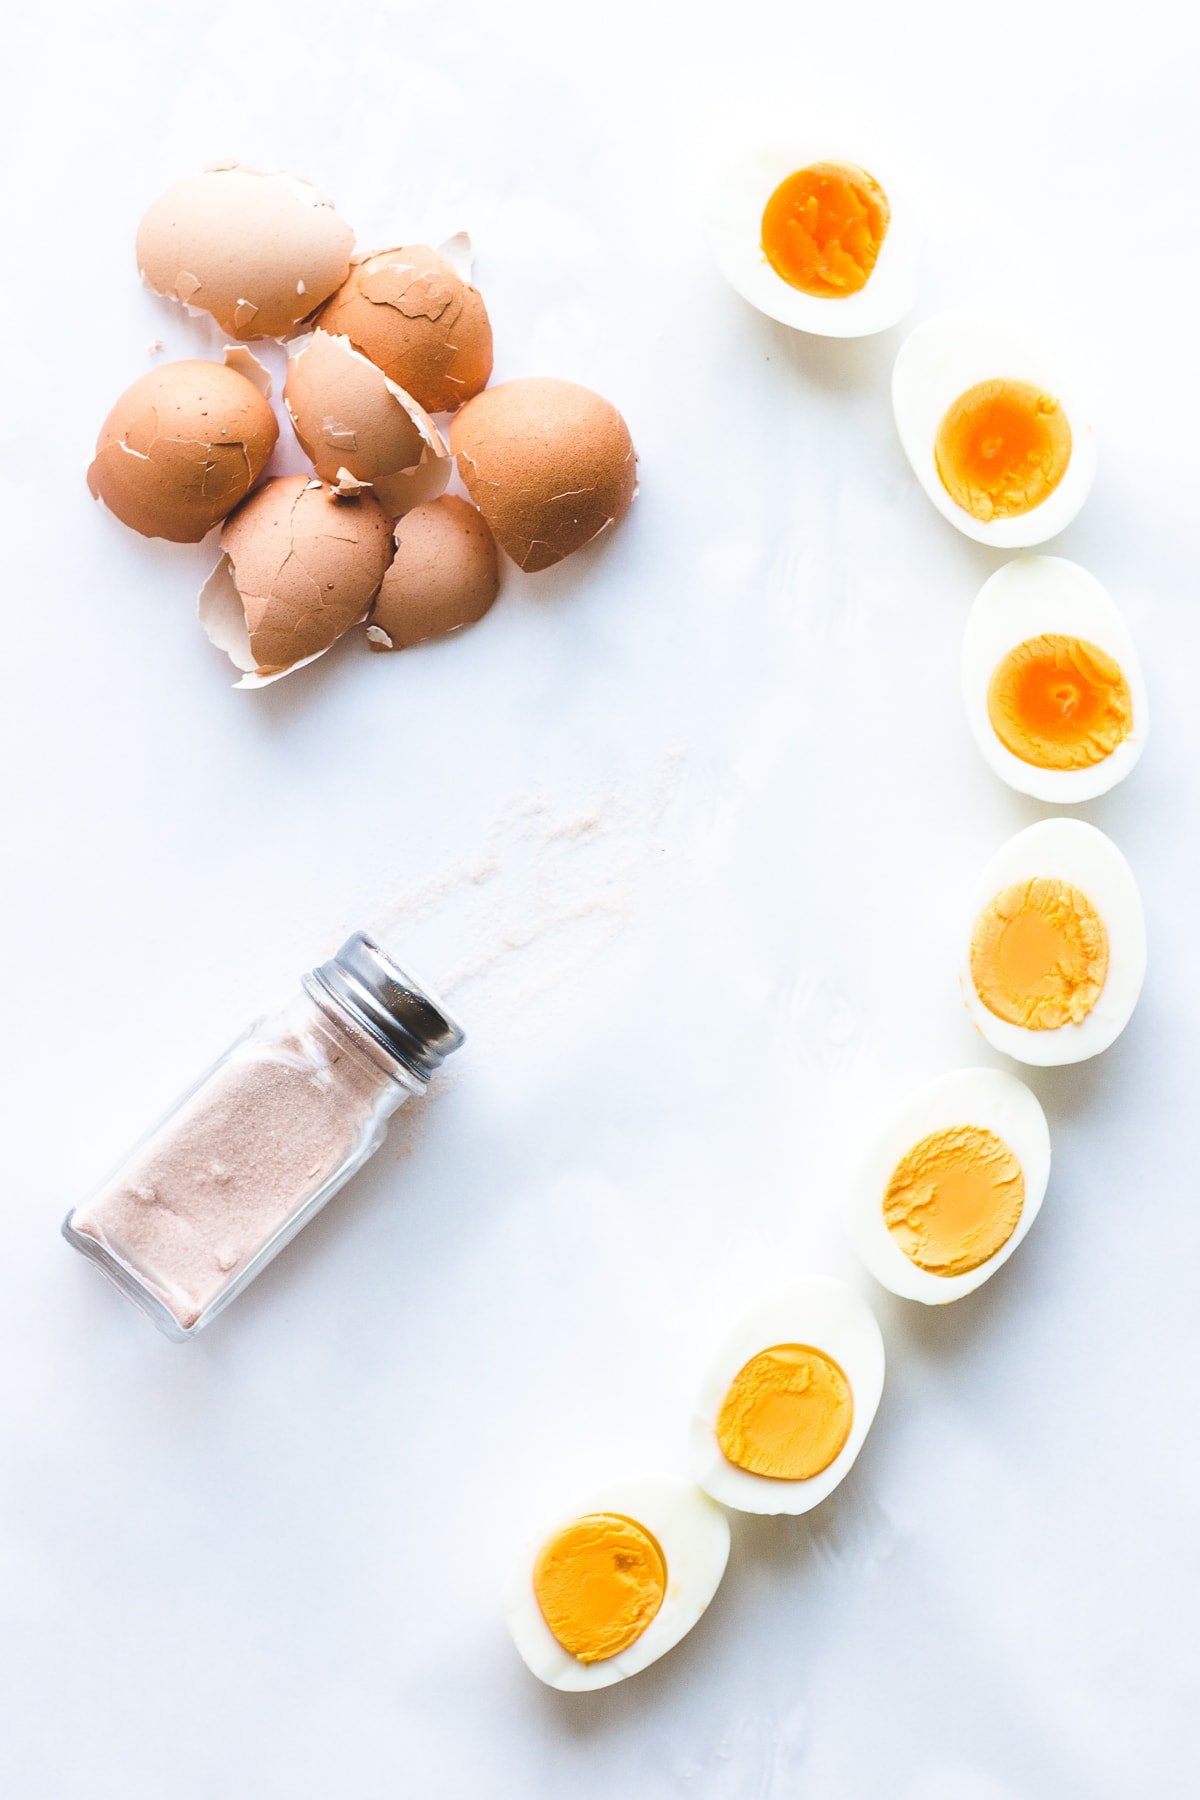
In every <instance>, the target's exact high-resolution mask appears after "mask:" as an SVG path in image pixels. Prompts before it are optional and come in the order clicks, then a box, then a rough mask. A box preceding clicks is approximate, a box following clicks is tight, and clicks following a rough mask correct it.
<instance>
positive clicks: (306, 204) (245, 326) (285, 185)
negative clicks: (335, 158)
mask: <svg viewBox="0 0 1200 1800" xmlns="http://www.w3.org/2000/svg"><path fill="white" fill-rule="evenodd" d="M353 246H354V233H353V232H352V231H351V229H350V227H349V226H348V225H347V224H346V223H345V221H344V220H343V219H341V218H339V217H338V214H337V213H336V212H335V211H334V209H333V205H332V202H331V201H329V200H327V199H326V198H325V196H324V195H323V194H321V193H320V192H319V191H318V190H317V189H316V188H315V187H313V186H312V184H311V183H310V182H307V181H301V180H299V179H298V178H297V177H296V176H294V175H285V174H282V173H275V174H267V173H264V172H263V171H262V170H260V169H248V168H244V167H242V166H241V165H240V164H237V163H235V164H232V165H231V166H229V167H227V168H214V169H206V170H205V171H204V172H203V174H200V175H185V176H183V177H182V179H181V180H179V181H175V182H172V184H171V186H170V187H169V188H167V189H166V191H165V192H164V193H162V194H160V195H159V197H158V199H157V200H155V201H154V202H153V204H152V205H151V206H150V208H149V210H148V211H147V212H146V214H145V215H144V217H143V219H142V222H141V224H140V225H139V226H138V233H137V260H138V267H139V269H140V270H141V272H142V276H143V279H144V280H145V281H146V282H147V283H148V284H149V286H150V287H152V288H153V289H154V291H155V292H156V293H159V294H165V295H166V296H167V297H168V298H169V299H172V300H179V301H182V302H183V303H184V304H185V305H187V306H189V307H192V308H195V309H198V310H200V311H203V312H208V313H211V314H212V316H213V318H214V319H216V320H217V322H218V324H219V325H220V326H221V327H222V329H223V330H225V331H227V332H228V333H229V335H230V336H231V337H235V338H258V337H284V336H286V335H287V333H288V332H290V331H294V330H295V328H296V326H297V325H298V324H299V322H300V321H301V319H306V318H307V317H308V315H309V314H310V313H311V312H313V311H315V309H316V308H317V307H318V306H320V304H321V302H322V301H323V300H327V299H328V298H329V296H330V294H332V293H333V291H334V289H335V288H336V287H338V286H339V285H340V284H341V283H342V282H343V281H344V280H345V279H346V273H347V270H348V269H349V267H350V252H351V250H352V249H353Z"/></svg>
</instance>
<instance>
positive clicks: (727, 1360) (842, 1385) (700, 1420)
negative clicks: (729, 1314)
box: [689, 1277, 883, 1513]
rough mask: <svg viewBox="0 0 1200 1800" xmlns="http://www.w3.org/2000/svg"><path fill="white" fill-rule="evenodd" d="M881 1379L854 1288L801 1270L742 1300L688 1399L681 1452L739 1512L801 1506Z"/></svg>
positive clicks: (867, 1314)
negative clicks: (801, 1277)
mask: <svg viewBox="0 0 1200 1800" xmlns="http://www.w3.org/2000/svg"><path fill="white" fill-rule="evenodd" d="M882 1391H883V1339H882V1338H881V1336H880V1334H879V1327H878V1325H877V1324H876V1323H875V1318H874V1315H873V1313H872V1312H871V1309H870V1308H869V1307H868V1305H867V1303H866V1301H865V1300H863V1299H861V1298H860V1297H859V1295H858V1294H856V1293H855V1292H854V1290H853V1289H852V1288H849V1287H847V1286H846V1285H845V1283H844V1282H841V1281H832V1280H829V1279H826V1278H824V1277H810V1278H809V1279H808V1280H807V1281H803V1282H799V1283H797V1285H796V1286H795V1287H791V1288H788V1289H787V1290H786V1291H785V1292H783V1293H780V1294H776V1295H775V1296H774V1297H773V1298H771V1299H769V1300H765V1301H763V1302H762V1304H761V1305H759V1306H756V1307H755V1308H754V1309H753V1310H752V1311H751V1312H748V1313H747V1314H746V1316H745V1318H743V1319H742V1321H741V1323H740V1324H739V1325H737V1326H736V1327H735V1329H734V1330H733V1331H731V1332H730V1334H729V1336H728V1337H727V1338H726V1340H725V1342H724V1344H722V1346H721V1348H720V1350H719V1351H718V1353H717V1356H716V1358H715V1360H714V1362H713V1364H712V1367H711V1368H710V1370H709V1372H708V1375H707V1377H706V1379H705V1382H704V1385H703V1387H702V1388H701V1390H700V1394H699V1397H698V1399H697V1402H696V1409H695V1415H694V1417H693V1420H692V1426H691V1433H690V1439H689V1444H690V1462H691V1465H692V1469H693V1471H694V1473H695V1476H696V1479H697V1481H698V1482H699V1483H700V1486H701V1487H702V1488H703V1489H704V1490H705V1492H706V1493H709V1494H711V1495H712V1497H713V1499H714V1500H719V1501H720V1502H721V1503H722V1505H723V1506H731V1507H734V1508H735V1509H736V1510H737V1511H739V1512H749V1513H804V1512H808V1511H809V1509H810V1508H811V1507H814V1506H816V1505H817V1504H818V1503H819V1502H820V1501H822V1500H824V1499H825V1497H826V1495H827V1494H830V1493H832V1492H833V1490H834V1488H835V1487H836V1486H837V1485H838V1483H839V1481H841V1480H842V1479H843V1478H844V1477H845V1476H846V1475H848V1474H849V1472H850V1469H851V1468H852V1466H853V1464H854V1459H855V1457H856V1456H857V1455H858V1453H859V1451H860V1450H861V1449H862V1446H863V1440H864V1439H865V1437H866V1435H867V1432H868V1430H869V1429H870V1425H871V1421H872V1419H873V1418H874V1417H875V1409H876V1408H877V1406H878V1405H879V1396H880V1394H881V1393H882Z"/></svg>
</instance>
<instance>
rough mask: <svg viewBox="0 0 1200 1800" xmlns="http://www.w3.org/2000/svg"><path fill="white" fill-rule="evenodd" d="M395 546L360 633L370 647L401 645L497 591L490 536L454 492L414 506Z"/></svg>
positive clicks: (443, 626)
mask: <svg viewBox="0 0 1200 1800" xmlns="http://www.w3.org/2000/svg"><path fill="white" fill-rule="evenodd" d="M393 536H394V538H395V544H396V550H395V554H394V556H393V557H392V561H391V566H390V567H389V569H388V572H387V574H386V575H385V576H384V578H383V586H382V587H381V588H380V590H379V597H378V599H377V600H376V602H375V608H374V611H373V612H372V614H371V622H370V624H369V625H368V627H367V635H368V637H369V639H370V641H371V644H372V646H373V648H375V649H377V650H407V649H408V648H409V647H410V646H411V645H413V644H419V643H421V642H422V641H423V640H424V639H425V638H431V637H442V636H444V635H445V633H446V632H448V631H459V630H461V628H462V627H463V626H464V625H474V624H475V623H476V621H477V620H479V619H482V617H483V615H484V613H485V612H487V610H488V608H489V607H490V606H491V604H492V602H493V600H494V599H495V598H496V595H497V594H498V593H499V592H500V557H499V554H498V552H497V549H496V540H495V538H494V537H493V536H492V534H491V532H490V531H489V530H488V526H487V522H486V520H485V519H484V517H483V515H482V514H481V513H480V512H479V510H478V508H477V507H474V506H472V505H471V503H470V501H469V500H462V499H460V498H459V497H458V495H457V494H443V495H442V497H441V499H440V500H431V501H429V502H428V503H427V504H426V505H424V506H416V507H414V508H413V510H412V511H411V512H410V513H407V514H406V515H405V517H404V518H403V519H401V520H400V521H399V523H398V524H397V526H396V529H395V532H394V533H393Z"/></svg>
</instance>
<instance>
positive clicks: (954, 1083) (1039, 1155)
mask: <svg viewBox="0 0 1200 1800" xmlns="http://www.w3.org/2000/svg"><path fill="white" fill-rule="evenodd" d="M960 1125H976V1126H978V1127H980V1129H981V1130H984V1131H990V1132H993V1133H994V1134H995V1136H996V1137H998V1138H1001V1139H1002V1140H1003V1142H1004V1143H1006V1144H1007V1145H1008V1147H1009V1149H1010V1150H1011V1151H1012V1152H1013V1154H1014V1156H1015V1157H1016V1159H1017V1161H1018V1162H1019V1163H1020V1165H1021V1173H1022V1175H1023V1176H1024V1178H1025V1199H1024V1202H1023V1204H1022V1207H1021V1216H1020V1218H1019V1219H1018V1220H1017V1224H1016V1229H1015V1230H1014V1231H1013V1233H1012V1236H1011V1237H1010V1238H1009V1239H1008V1241H1007V1243H1005V1244H1002V1245H1001V1246H1000V1248H999V1250H997V1251H996V1253H995V1255H994V1256H990V1257H989V1258H988V1260H987V1261H986V1262H984V1263H981V1264H980V1265H979V1267H978V1268H977V1269H968V1270H967V1271H966V1273H965V1274H962V1275H936V1274H934V1273H932V1271H930V1270H929V1269H921V1268H918V1267H917V1265H916V1263H915V1262H913V1261H912V1259H911V1257H908V1256H906V1255H905V1254H904V1251H903V1250H902V1249H901V1248H900V1245H899V1244H898V1243H897V1242H896V1239H895V1238H894V1237H893V1235H892V1233H891V1232H890V1231H889V1230H888V1228H887V1225H886V1224H885V1222H884V1217H883V1200H884V1195H885V1194H886V1193H887V1188H888V1183H889V1182H890V1181H891V1178H892V1176H893V1174H894V1173H895V1171H896V1167H897V1165H898V1164H899V1163H900V1162H901V1161H902V1159H903V1158H904V1157H905V1156H906V1155H907V1154H908V1152H909V1151H910V1150H911V1149H913V1148H914V1146H915V1145H917V1144H919V1143H920V1142H921V1141H922V1139H923V1138H927V1137H930V1136H931V1135H932V1134H933V1133H934V1132H937V1131H949V1130H953V1129H954V1127H955V1126H960ZM1049 1178H1050V1128H1049V1126H1048V1125H1047V1124H1046V1115H1045V1113H1044V1112H1043V1111H1042V1109H1041V1107H1040V1105H1039V1104H1038V1102H1037V1099H1036V1098H1035V1097H1034V1095H1033V1094H1031V1093H1030V1091H1029V1089H1028V1088H1027V1087H1026V1086H1025V1084H1024V1082H1023V1081H1018V1080H1017V1078H1016V1076H1015V1075H1009V1074H1008V1073H1006V1071H1005V1070H1003V1069H956V1070H955V1071H954V1073H953V1074H951V1075H942V1076H939V1077H938V1079H937V1080H936V1081H930V1082H927V1083H926V1084H925V1086H924V1087H921V1088H918V1089H917V1090H916V1092H915V1093H912V1094H910V1095H909V1096H908V1098H907V1099H906V1100H905V1101H904V1102H903V1103H902V1104H901V1105H900V1106H898V1107H897V1108H896V1110H895V1111H894V1112H893V1113H892V1114H891V1115H890V1116H889V1117H888V1118H887V1119H885V1120H884V1122H883V1124H882V1125H880V1126H879V1128H878V1129H877V1130H876V1132H875V1133H874V1135H873V1136H872V1138H871V1139H870V1142H869V1143H868V1145H867V1149H866V1153H865V1155H864V1156H863V1159H862V1162H861V1163H860V1165H859V1167H858V1169H857V1171H856V1173H855V1176H854V1179H853V1182H852V1184H851V1186H850V1188H849V1190H848V1192H847V1194H846V1198H845V1202H844V1206H843V1213H842V1218H843V1223H844V1225H845V1228H846V1234H847V1236H848V1237H849V1239H850V1242H851V1243H852V1244H853V1246H854V1248H855V1250H856V1251H857V1252H858V1254H859V1256H860V1257H861V1258H862V1260H863V1262H864V1263H865V1264H866V1266H867V1268H868V1269H869V1270H870V1271H871V1273H872V1275H873V1276H874V1277H875V1279H876V1281H878V1282H879V1283H880V1284H881V1285H882V1286H883V1287H885V1288H888V1289H889V1290H890V1291H891V1292H892V1293H893V1294H899V1295H900V1297H901V1298H902V1299H904V1300H919V1301H921V1303H922V1304H923V1305H925V1306H941V1305H944V1304H945V1303H946V1302H948V1301H950V1300H958V1299H961V1297H962V1296H963V1295H964V1294H969V1293H972V1292H973V1291H974V1289H975V1288H977V1287H980V1286H981V1285H982V1284H983V1283H984V1282H985V1281H987V1280H988V1278H989V1277H990V1276H992V1275H994V1274H995V1273H996V1270H997V1269H998V1268H999V1267H1000V1266H1001V1264H1002V1263H1006V1262H1007V1261H1008V1259H1009V1257H1010V1256H1011V1255H1012V1253H1013V1251H1014V1250H1015V1249H1016V1248H1017V1245H1018V1244H1019V1243H1020V1242H1021V1240H1022V1238H1023V1237H1024V1236H1025V1234H1026V1232H1027V1231H1028V1230H1029V1228H1030V1226H1031V1225H1032V1224H1033V1221H1034V1220H1035V1219H1036V1218H1037V1215H1038V1212H1039V1210H1040V1208H1041V1204H1042V1198H1043V1196H1044V1194H1045V1192H1046V1183H1047V1181H1048V1180H1049Z"/></svg>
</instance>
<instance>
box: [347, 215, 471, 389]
mask: <svg viewBox="0 0 1200 1800" xmlns="http://www.w3.org/2000/svg"><path fill="white" fill-rule="evenodd" d="M465 244H466V239H465V238H464V237H462V236H461V235H460V236H459V237H458V238H454V239H451V241H450V243H449V244H447V245H446V246H445V247H444V250H434V249H433V248H432V247H431V246H430V245H429V244H407V245H403V246H401V247H400V248H399V249H395V250H376V251H373V252H372V253H371V254H370V255H369V256H365V257H363V259H362V260H361V261H360V262H356V263H355V264H354V266H353V268H352V269H351V270H350V273H349V275H348V276H347V277H346V279H345V281H344V282H343V283H342V285H341V287H340V288H339V289H338V291H337V293H336V294H335V295H334V296H333V298H332V300H330V301H329V302H328V304H327V305H326V306H325V307H323V308H322V310H321V313H320V316H319V317H318V319H317V323H318V324H319V325H320V326H321V328H322V330H324V331H327V332H329V333H331V334H332V335H334V336H343V337H347V338H349V340H350V342H351V343H352V344H353V345H354V348H355V349H356V350H360V351H361V352H362V354H363V355H364V356H367V357H369V358H370V359H371V361H372V362H373V363H374V364H375V365H376V367H377V368H380V369H382V370H383V372H384V374H385V375H386V376H388V378H389V379H390V380H392V381H394V382H396V383H397V385H398V386H399V387H402V388H403V389H404V390H405V392H406V393H409V394H411V395H412V396H413V398H414V399H415V400H416V401H417V403H418V404H419V405H421V406H423V407H425V408H426V409H427V410H428V411H429V412H453V411H455V409H456V408H457V407H459V406H461V405H462V403H463V401H464V400H470V399H471V398H472V396H473V395H475V394H478V393H479V392H480V390H481V389H482V388H485V387H486V386H487V383H488V380H489V378H490V376H491V373H492V328H491V325H490V323H489V322H488V316H487V309H486V308H485V306H484V304H483V299H482V297H481V295H480V293H479V290H478V289H477V288H474V287H472V286H471V284H470V282H469V281H468V280H466V278H465V275H464V274H463V273H462V272H461V269H462V267H463V266H464V265H463V257H464V254H466V252H465V251H464V246H465ZM466 266H469V265H466Z"/></svg>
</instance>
